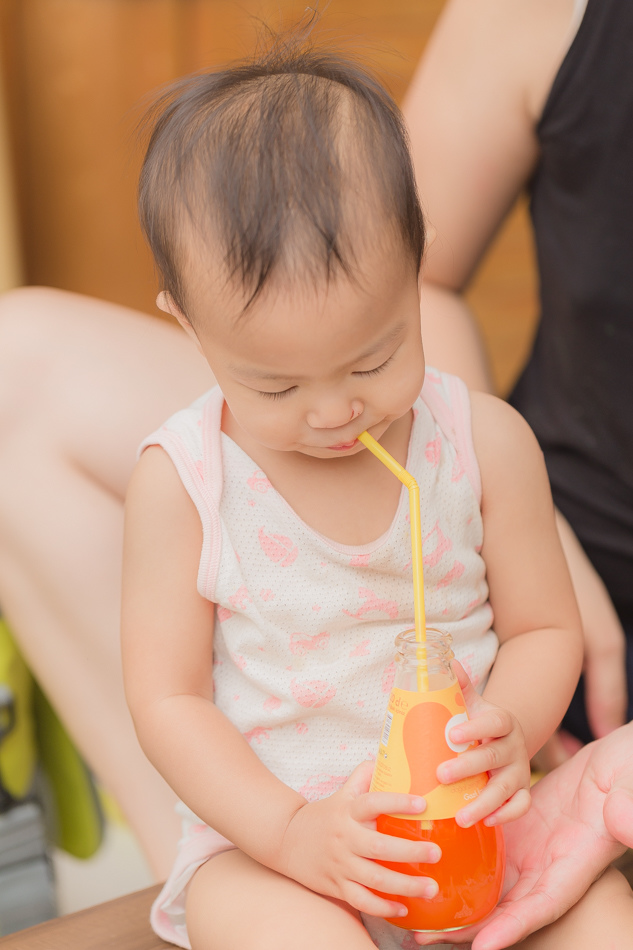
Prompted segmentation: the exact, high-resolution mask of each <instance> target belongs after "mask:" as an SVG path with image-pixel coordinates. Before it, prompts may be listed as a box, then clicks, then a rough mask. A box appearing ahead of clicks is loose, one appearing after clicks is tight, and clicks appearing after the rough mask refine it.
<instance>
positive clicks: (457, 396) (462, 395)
mask: <svg viewBox="0 0 633 950" xmlns="http://www.w3.org/2000/svg"><path fill="white" fill-rule="evenodd" d="M436 374H437V376H436ZM420 397H421V399H422V400H423V401H424V402H425V403H426V405H427V406H428V408H429V410H430V411H431V414H432V415H433V418H434V419H435V421H436V422H437V424H438V426H439V427H440V429H441V430H442V432H443V433H444V435H445V436H446V438H447V439H448V441H449V442H450V443H451V444H452V446H453V448H454V449H455V451H456V453H457V457H458V459H459V461H460V462H461V464H462V468H463V469H464V473H465V475H466V477H467V478H468V481H469V483H470V486H471V488H472V490H473V493H474V495H475V498H476V500H477V504H478V505H479V507H480V508H481V495H482V491H481V474H480V471H479V462H478V461H477V456H476V455H475V446H474V443H473V432H472V421H471V414H470V396H469V394H468V387H467V386H466V383H464V382H463V380H461V379H459V377H457V376H451V375H450V374H449V373H439V372H438V371H437V370H430V371H429V370H428V368H427V381H426V382H425V384H424V386H423V388H422V392H421V394H420Z"/></svg>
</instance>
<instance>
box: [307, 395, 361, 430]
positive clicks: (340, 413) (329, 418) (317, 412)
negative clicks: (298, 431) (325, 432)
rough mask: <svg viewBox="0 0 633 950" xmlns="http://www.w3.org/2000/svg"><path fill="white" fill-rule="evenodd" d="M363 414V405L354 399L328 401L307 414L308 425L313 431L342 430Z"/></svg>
mask: <svg viewBox="0 0 633 950" xmlns="http://www.w3.org/2000/svg"><path fill="white" fill-rule="evenodd" d="M362 412H363V404H362V403H361V402H360V401H359V400H358V399H354V400H352V401H351V402H350V401H348V400H337V401H328V402H323V403H321V404H320V405H319V406H318V408H315V409H311V410H310V411H309V412H308V414H307V421H308V425H309V426H310V427H311V428H312V429H340V428H342V427H343V426H345V425H347V423H348V422H352V421H353V420H354V419H357V418H358V417H359V416H360V415H361V414H362Z"/></svg>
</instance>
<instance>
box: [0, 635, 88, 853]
mask: <svg viewBox="0 0 633 950" xmlns="http://www.w3.org/2000/svg"><path fill="white" fill-rule="evenodd" d="M2 696H5V697H7V702H5V704H4V706H3V705H2V703H1V702H0V782H1V783H2V786H3V787H4V789H5V790H6V791H7V792H8V793H9V794H10V795H11V796H12V797H13V798H14V799H16V800H17V801H20V800H21V799H23V798H25V797H26V796H27V795H28V794H29V792H30V791H31V789H32V787H33V783H34V779H35V773H36V769H37V766H38V763H39V765H40V766H41V771H42V773H43V776H44V779H45V783H46V786H47V790H48V793H49V794H48V796H47V805H49V806H52V813H53V814H52V822H51V824H52V826H53V839H54V843H55V844H56V845H57V846H58V847H60V848H63V849H64V851H68V853H69V854H72V855H74V856H75V857H77V858H89V857H90V856H91V855H93V854H94V853H95V851H96V850H97V849H98V847H99V845H100V844H101V841H102V839H103V814H102V810H101V806H100V804H99V799H98V795H97V791H96V789H95V785H94V782H93V779H92V776H91V774H90V772H89V770H88V768H87V767H86V765H85V763H84V761H83V759H82V758H81V756H80V755H79V753H78V752H77V749H76V748H75V746H74V744H73V742H72V741H71V739H70V737H69V736H68V733H67V732H66V730H65V729H64V727H63V725H62V724H61V722H60V721H59V718H58V717H57V714H56V713H55V711H54V710H53V708H52V706H51V705H50V703H49V702H48V699H47V698H46V696H45V695H44V693H43V692H42V690H41V689H40V687H39V685H38V684H37V683H36V681H35V680H34V679H33V676H32V674H31V673H30V671H29V669H28V667H27V665H26V663H25V662H24V660H23V659H22V657H21V655H20V653H19V651H18V649H17V647H16V645H15V642H14V640H13V638H12V636H11V633H10V630H9V627H8V625H7V623H6V621H5V620H3V619H2V618H0V698H1V697H2ZM8 699H12V702H11V703H9V701H8ZM3 731H4V732H5V735H4V737H3Z"/></svg>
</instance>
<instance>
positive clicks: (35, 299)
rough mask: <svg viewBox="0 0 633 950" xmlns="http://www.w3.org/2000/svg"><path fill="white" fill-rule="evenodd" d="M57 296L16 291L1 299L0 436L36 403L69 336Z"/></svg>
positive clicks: (60, 295)
mask: <svg viewBox="0 0 633 950" xmlns="http://www.w3.org/2000/svg"><path fill="white" fill-rule="evenodd" d="M64 296H65V295H64V294H63V292H62V291H57V290H52V289H49V288H45V287H20V288H18V289H16V290H11V291H9V292H8V293H5V294H3V295H2V296H0V436H1V435H2V433H3V431H6V425H7V423H8V422H9V423H10V421H11V420H12V419H13V418H15V417H20V418H23V417H24V414H25V413H28V412H29V410H30V408H31V407H32V406H34V405H35V403H36V402H37V401H38V393H40V394H42V393H43V391H44V388H45V387H46V385H47V382H48V377H49V375H50V371H51V370H52V368H53V367H54V365H55V361H56V352H57V353H58V352H59V347H60V346H61V345H63V339H64V337H67V335H68V327H67V326H66V325H65V322H64V319H63V306H62V299H61V298H63V297H64Z"/></svg>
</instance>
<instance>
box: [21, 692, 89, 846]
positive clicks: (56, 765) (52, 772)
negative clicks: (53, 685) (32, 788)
mask: <svg viewBox="0 0 633 950" xmlns="http://www.w3.org/2000/svg"><path fill="white" fill-rule="evenodd" d="M33 701H34V702H33V708H34V711H35V733H36V737H37V748H38V753H39V758H40V762H41V765H42V769H43V772H44V775H45V776H46V779H47V783H48V787H49V790H50V793H51V797H52V799H53V804H54V809H53V814H54V817H55V822H54V824H55V843H56V844H57V846H58V847H60V848H63V849H64V851H68V853H69V854H72V855H74V856H75V857H76V858H89V857H91V855H93V854H94V853H95V851H96V850H97V849H98V847H99V845H100V844H101V841H102V840H103V814H102V811H101V806H100V804H99V799H98V796H97V791H96V788H95V785H94V782H93V779H92V775H91V774H90V772H89V770H88V768H87V767H86V764H85V762H84V760H83V759H82V758H81V756H80V755H79V753H78V752H77V749H76V748H75V746H74V744H73V742H72V741H71V739H70V737H69V735H68V733H67V732H66V730H65V729H64V727H63V725H62V724H61V722H60V721H59V718H58V717H57V714H56V713H55V710H54V709H53V707H52V706H51V704H50V703H49V701H48V699H47V698H46V696H45V695H44V693H43V692H42V690H41V689H40V687H39V685H38V684H37V683H35V685H34V691H33Z"/></svg>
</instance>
